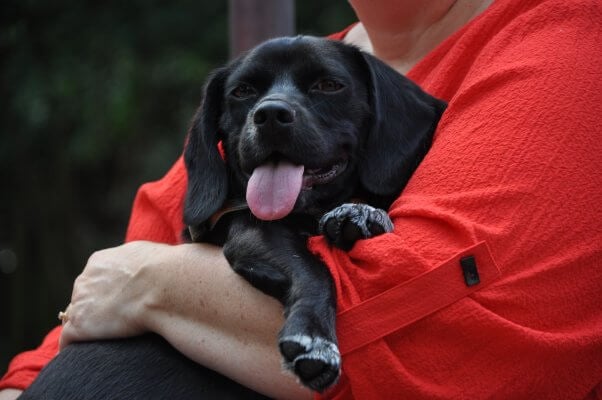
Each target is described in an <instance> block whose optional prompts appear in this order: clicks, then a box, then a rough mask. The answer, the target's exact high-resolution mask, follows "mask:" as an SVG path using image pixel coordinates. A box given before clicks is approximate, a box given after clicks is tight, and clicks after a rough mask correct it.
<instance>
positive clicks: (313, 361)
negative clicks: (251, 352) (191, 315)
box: [26, 36, 445, 398]
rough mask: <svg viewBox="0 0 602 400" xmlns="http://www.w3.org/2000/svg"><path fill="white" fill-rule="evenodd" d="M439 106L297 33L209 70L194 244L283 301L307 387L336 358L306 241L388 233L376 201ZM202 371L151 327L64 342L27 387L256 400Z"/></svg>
mask: <svg viewBox="0 0 602 400" xmlns="http://www.w3.org/2000/svg"><path fill="white" fill-rule="evenodd" d="M444 109H445V103H443V102H441V101H439V100H437V99H435V98H433V97H431V96H429V95H428V94H426V93H424V92H423V91H422V90H421V89H420V88H419V87H418V86H416V85H415V84H414V83H412V82H411V81H409V80H408V79H406V78H404V77H403V76H401V75H400V74H398V73H397V72H395V71H394V70H393V69H391V68H390V67H388V66H387V65H385V64H384V63H382V62H381V61H379V60H377V59H376V58H374V57H372V56H370V55H368V54H365V53H363V52H361V51H359V50H358V49H356V48H355V47H352V46H348V45H345V44H343V43H341V42H336V41H330V40H326V39H318V38H313V37H303V36H301V37H294V38H280V39H275V40H272V41H268V42H266V43H264V44H262V45H260V46H259V47H257V48H255V49H253V50H252V51H250V52H249V53H248V54H246V55H243V56H242V57H240V58H238V59H236V60H234V61H233V62H232V63H230V64H229V65H227V66H226V67H223V68H221V69H218V70H217V71H215V72H214V73H213V75H212V76H211V77H210V79H209V81H208V83H207V84H206V86H205V91H204V97H203V102H202V104H201V107H200V109H199V111H198V112H197V115H196V117H195V119H194V121H193V125H192V127H191V131H190V134H189V137H188V143H187V146H186V150H185V161H186V167H187V171H188V178H189V182H188V191H187V194H186V204H185V213H184V214H185V216H184V220H185V223H186V224H187V225H188V226H189V234H190V238H191V239H192V240H194V241H200V240H202V241H208V242H212V243H216V244H220V245H223V246H224V254H225V256H226V258H227V259H228V261H229V262H230V264H231V265H232V267H233V269H234V270H235V271H236V272H238V273H239V274H240V275H242V276H243V277H244V278H245V279H247V280H248V281H249V282H250V283H251V284H253V285H254V286H255V287H257V288H258V289H260V290H262V291H263V292H265V293H267V294H269V295H271V296H274V297H275V298H277V299H278V300H280V301H281V302H282V304H283V305H284V310H285V316H286V321H285V325H284V326H283V328H282V330H281V332H280V335H279V346H280V351H281V353H282V355H283V359H284V365H285V366H286V368H288V369H290V370H291V371H293V372H294V373H295V374H296V375H297V376H298V377H299V379H300V381H301V382H302V383H303V384H304V385H306V386H308V387H310V388H312V389H314V390H318V391H321V390H324V389H326V388H327V387H329V386H330V385H332V384H333V383H334V382H335V381H336V379H337V377H338V375H339V370H340V355H339V352H338V347H337V339H336V335H335V333H336V332H335V311H336V310H335V304H336V302H335V295H334V291H333V287H332V286H333V285H332V281H331V278H330V275H329V273H328V271H327V269H326V267H325V266H324V265H323V264H322V263H321V261H320V260H318V259H317V258H316V257H315V256H313V255H312V254H311V253H310V252H309V251H308V250H307V248H306V239H307V237H308V236H310V235H315V234H317V233H318V232H319V231H321V232H322V233H323V234H324V235H325V236H326V238H327V239H328V240H329V241H330V242H331V243H332V244H334V245H335V246H338V247H340V248H343V249H349V248H351V247H352V246H353V244H354V243H355V242H356V241H357V240H359V239H363V238H368V237H372V236H375V235H378V234H381V233H384V232H387V231H390V230H391V229H392V224H391V222H390V220H389V219H388V217H387V215H386V213H385V212H384V211H382V210H381V209H386V208H388V206H389V205H390V204H391V202H392V200H393V199H395V198H396V197H397V196H398V195H399V193H400V192H401V190H402V189H403V187H404V186H405V184H406V183H407V181H408V179H409V178H410V176H411V174H412V173H413V171H414V170H415V168H416V167H417V166H418V164H419V162H420V161H421V160H422V158H423V157H424V155H425V154H426V152H427V151H428V148H429V146H430V143H431V140H432V135H433V132H434V130H435V127H436V125H437V122H438V120H439V118H440V116H441V114H442V113H443V111H444ZM219 141H221V142H222V145H223V149H224V153H225V154H220V153H219V152H218V142H219ZM352 199H353V200H355V199H360V200H361V202H365V203H367V204H370V205H372V206H374V207H375V208H372V207H371V206H368V205H366V204H350V202H351V201H352ZM116 353H120V354H116ZM172 353H173V354H172ZM160 356H161V357H163V361H162V362H163V363H168V364H169V368H170V370H172V371H175V372H174V373H172V374H171V375H169V376H167V377H166V376H165V371H161V370H160V368H158V367H156V364H157V363H156V361H154V360H155V358H156V357H160ZM124 358H125V359H127V360H128V364H127V367H124V368H121V369H119V371H118V372H115V371H112V372H111V373H110V374H109V372H104V373H103V372H102V371H100V372H99V371H98V370H96V371H95V372H93V373H92V372H90V373H89V372H87V368H81V365H82V364H85V363H95V364H96V363H103V365H110V364H111V363H113V362H114V361H115V360H118V359H119V360H123V359H124ZM77 359H79V361H75V360H77ZM82 360H85V361H82ZM76 362H77V364H76ZM118 362H119V361H118ZM132 362H135V363H137V364H136V365H138V367H135V366H133V365H131V363H132ZM74 365H79V366H80V367H74ZM88 369H89V368H88ZM103 370H105V371H106V370H107V369H106V368H105V369H103ZM211 374H212V372H210V371H208V370H206V369H204V368H203V367H201V366H193V365H192V363H191V362H190V361H188V360H186V359H184V358H183V357H181V356H179V355H177V354H175V351H173V349H168V345H167V344H166V343H165V342H164V341H162V340H161V339H158V338H156V337H153V335H147V336H146V337H143V338H134V339H128V340H122V341H104V342H93V343H81V344H74V345H71V346H69V347H68V348H67V349H66V351H64V352H62V353H61V354H60V355H59V356H58V357H57V358H56V359H55V360H54V361H53V362H52V363H51V364H50V365H49V366H48V367H47V368H46V369H45V370H44V371H43V372H42V374H41V375H40V377H39V378H38V380H37V381H36V382H35V383H34V385H32V387H31V388H30V389H29V390H28V391H27V392H26V394H27V395H28V396H29V398H39V397H44V396H46V398H69V397H70V396H71V398H82V397H87V398H102V397H103V396H108V397H110V398H119V397H121V398H127V397H129V398H131V397H132V396H134V394H135V393H136V390H140V392H142V390H144V391H145V392H146V393H147V395H148V393H149V392H150V393H155V395H156V397H160V396H165V395H170V396H171V397H174V396H175V397H177V398H187V396H190V397H192V398H194V397H195V394H197V395H198V393H205V394H206V396H207V397H208V398H252V397H251V396H253V395H252V394H251V393H250V392H248V391H245V389H243V388H240V387H238V386H237V385H236V384H233V383H232V382H227V381H226V380H225V379H223V378H219V379H217V378H215V377H214V376H213V375H211ZM109 375H110V379H108V378H107V376H109ZM94 380H95V381H96V382H103V383H104V384H105V385H106V384H107V383H110V388H108V389H105V391H104V392H101V393H98V390H96V393H95V394H94V395H93V396H89V395H84V393H86V390H92V389H91V388H90V387H89V388H88V389H86V385H87V386H90V385H92V388H96V386H94V385H93V382H94ZM91 381H92V383H90V382H91ZM57 386H58V387H59V388H57ZM123 387H127V388H128V389H123ZM149 387H152V388H153V389H149ZM59 390H60V391H59ZM109 390H110V391H109ZM123 390H130V392H127V394H123V393H125V392H123ZM70 391H72V392H73V393H75V394H70V393H71V392H70ZM116 391H119V393H121V394H123V395H117V394H116V393H115V392H116ZM228 396H230V397H228Z"/></svg>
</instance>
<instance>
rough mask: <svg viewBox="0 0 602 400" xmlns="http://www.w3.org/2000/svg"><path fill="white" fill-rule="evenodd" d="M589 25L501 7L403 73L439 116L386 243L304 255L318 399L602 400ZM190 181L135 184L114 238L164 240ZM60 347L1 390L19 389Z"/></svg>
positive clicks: (597, 39)
mask: <svg viewBox="0 0 602 400" xmlns="http://www.w3.org/2000/svg"><path fill="white" fill-rule="evenodd" d="M600 21H602V4H601V3H600V2H599V1H597V0H572V1H566V0H545V1H544V0H538V1H535V0H533V1H530V0H500V1H497V2H495V3H494V4H493V5H492V6H490V7H489V8H488V9H487V10H486V11H485V12H484V13H483V14H481V15H480V16H478V17H477V18H476V19H474V20H473V21H472V22H470V23H469V24H468V25H466V26H465V27H463V28H462V29H461V30H460V31H458V32H456V33H455V34H454V35H452V36H451V37H450V38H448V39H447V40H446V41H445V42H443V43H442V44H441V45H439V46H438V47H437V48H436V49H435V50H433V51H432V52H431V53H430V54H429V55H427V57H425V58H424V59H423V60H422V61H421V62H420V63H419V64H417V65H416V66H415V67H414V68H413V69H412V70H411V71H410V72H409V73H408V76H409V77H410V78H411V79H413V80H414V81H416V82H417V83H418V84H420V85H421V86H422V87H423V88H424V89H425V90H426V91H428V92H430V93H432V94H434V95H435V96H438V97H441V98H443V99H446V100H447V101H449V107H448V109H447V111H446V112H445V114H444V116H443V118H442V120H441V122H440V124H439V127H438V129H437V133H436V136H435V140H434V143H433V146H432V149H431V150H430V152H429V153H428V155H427V156H426V158H425V160H424V161H423V162H422V164H421V165H420V166H419V168H418V170H417V171H416V173H415V174H414V176H413V178H412V179H411V180H410V182H409V184H408V186H407V187H406V189H405V190H404V192H403V194H402V195H401V196H400V197H399V198H398V200H397V201H396V202H395V203H394V204H393V205H392V207H391V209H390V215H391V217H392V219H393V222H394V224H395V231H394V232H393V233H390V234H385V235H382V236H379V237H377V238H374V239H371V240H367V241H362V242H359V243H357V244H356V245H355V247H354V248H353V249H352V250H351V251H350V252H349V253H345V252H342V251H340V250H337V249H332V248H330V247H328V246H327V245H326V243H325V242H324V240H323V239H322V238H320V237H316V238H312V239H311V240H310V243H309V244H310V248H311V249H312V251H314V252H315V253H316V254H318V255H319V256H320V257H322V259H323V260H324V261H325V263H326V264H327V265H328V268H329V269H330V271H331V273H332V276H333V278H334V281H335V285H336V290H337V301H338V310H339V315H338V321H337V322H338V331H337V333H338V337H339V341H340V347H341V352H342V354H343V375H342V377H341V380H340V382H339V384H338V385H337V386H336V387H335V388H334V389H332V390H331V391H329V392H328V393H325V394H324V396H323V397H327V398H336V399H353V398H355V399H362V400H364V399H456V398H475V399H481V398H494V399H559V400H560V399H562V400H566V399H583V398H596V396H598V397H599V398H602V386H601V385H599V383H600V382H601V380H602V290H601V289H602V284H601V283H602V228H601V221H602V189H601V187H602V178H601V175H602V137H600V132H601V129H602V128H601V127H602V67H601V65H602V45H601V43H602V24H601V23H600ZM344 33H345V32H343V33H341V34H339V35H335V36H334V37H335V38H337V39H340V38H342V37H343V36H344ZM185 185H186V175H185V171H184V167H183V163H182V160H181V159H180V160H178V161H177V162H176V164H175V165H174V167H173V168H172V170H171V171H170V172H169V173H168V174H167V175H166V176H165V177H164V178H163V179H161V180H160V181H157V182H153V183H149V184H146V185H143V186H142V187H141V189H140V191H139V193H138V195H137V198H136V201H135V204H134V209H133V211H132V218H131V221H130V226H129V229H128V233H127V240H138V239H144V240H154V241H160V242H166V243H177V242H178V238H179V234H180V231H181V229H182V222H181V214H182V197H183V193H184V189H185ZM465 257H472V260H474V262H475V263H476V267H477V270H478V273H479V277H480V283H479V284H477V285H474V286H467V284H466V283H465V280H464V275H463V270H462V267H461V265H462V263H463V262H464V263H465V260H464V261H461V260H463V259H464V258H465ZM57 336H58V331H54V332H53V333H51V335H50V336H49V337H48V339H47V340H46V342H45V344H43V345H42V346H41V347H40V349H38V350H37V351H34V352H31V353H24V354H22V355H19V356H17V357H16V358H15V360H13V362H12V364H11V366H10V369H9V371H8V373H7V375H6V376H5V377H4V379H3V380H2V381H1V382H0V387H24V386H26V385H27V384H29V383H30V381H31V379H32V378H33V376H35V373H36V372H37V370H38V369H39V367H40V365H41V364H43V362H41V361H45V360H46V359H48V358H49V357H50V355H52V354H54V352H56V339H57ZM596 388H597V389H596Z"/></svg>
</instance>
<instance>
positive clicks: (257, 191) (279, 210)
mask: <svg viewBox="0 0 602 400" xmlns="http://www.w3.org/2000/svg"><path fill="white" fill-rule="evenodd" d="M302 184H303V165H294V164H291V163H289V162H286V161H281V162H279V163H278V164H273V163H266V164H264V165H260V166H259V167H257V168H255V170H254V171H253V174H252V175H251V178H250V179H249V184H248V186H247V203H248V204H249V208H250V209H251V212H252V213H253V214H254V215H255V216H256V217H257V218H259V219H263V220H266V221H271V220H275V219H280V218H284V217H286V216H287V215H288V214H289V213H290V212H291V211H292V210H293V207H294V206H295V202H296V201H297V197H298V196H299V192H300V191H301V185H302Z"/></svg>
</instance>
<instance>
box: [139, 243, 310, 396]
mask: <svg viewBox="0 0 602 400" xmlns="http://www.w3.org/2000/svg"><path fill="white" fill-rule="evenodd" d="M168 251H170V252H172V254H171V255H170V257H169V259H170V260H172V262H173V260H174V259H175V260H177V261H176V262H174V263H173V264H172V265H170V266H169V270H170V273H169V274H168V276H165V274H164V271H163V272H162V271H152V270H151V271H149V273H150V274H151V275H152V274H153V273H159V274H161V275H162V277H161V279H160V281H161V282H162V285H161V286H160V287H159V286H157V287H156V290H153V291H152V293H150V295H149V296H148V297H147V299H146V302H145V304H144V307H143V312H142V314H143V315H142V318H141V319H142V323H143V324H144V325H145V326H146V327H147V328H148V329H149V330H152V331H154V332H157V333H159V334H160V335H161V336H163V337H164V338H165V339H167V340H168V341H169V342H170V343H171V344H172V345H173V346H174V347H175V348H177V349H178V350H179V351H180V352H182V353H183V354H185V355H186V356H188V357H189V358H191V359H193V360H194V361H196V362H198V363H200V364H203V365H205V366H208V367H210V368H212V369H214V370H216V371H218V372H220V373H222V374H224V375H226V376H228V377H230V378H232V379H234V380H236V381H238V382H240V383H242V384H243V385H245V386H248V387H250V388H252V389H254V390H256V391H259V392H262V393H264V394H266V395H269V396H271V397H276V398H287V399H294V398H310V397H311V393H310V392H309V391H308V390H307V389H304V388H302V387H301V386H300V385H299V384H297V383H296V381H295V378H294V377H293V376H292V375H291V374H287V373H284V372H282V368H281V359H280V354H279V352H278V347H277V334H278V331H279V329H280V327H281V326H282V323H283V317H282V307H281V305H280V304H279V303H278V302H277V301H276V300H275V299H273V298H271V297H268V296H266V295H264V294H263V293H261V292H259V291H258V290H256V289H255V288H253V287H252V286H250V285H249V284H248V283H247V282H246V281H245V280H243V279H242V278H241V277H239V276H238V275H237V274H236V273H234V272H233V271H232V269H231V268H230V266H229V265H228V263H227V261H226V259H225V258H224V256H223V255H222V252H221V249H220V248H217V247H213V246H208V245H201V244H186V245H180V246H173V247H170V248H169V250H168ZM157 281H159V280H157Z"/></svg>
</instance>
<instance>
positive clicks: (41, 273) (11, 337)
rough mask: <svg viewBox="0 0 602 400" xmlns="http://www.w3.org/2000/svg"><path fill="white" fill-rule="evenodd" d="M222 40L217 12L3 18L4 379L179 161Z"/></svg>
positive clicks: (103, 10)
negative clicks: (139, 200) (134, 209)
mask: <svg viewBox="0 0 602 400" xmlns="http://www.w3.org/2000/svg"><path fill="white" fill-rule="evenodd" d="M296 13H297V21H296V24H297V31H298V32H299V33H309V34H316V35H324V34H327V33H331V32H334V31H337V30H341V29H343V28H344V27H345V26H346V25H348V24H349V23H351V22H352V21H353V19H354V17H353V14H352V12H351V10H350V8H349V5H348V4H347V2H346V1H344V0H340V1H337V2H330V3H326V2H323V1H321V0H300V1H298V2H297V8H296ZM227 28H228V21H227V2H226V1H198V0H197V1H191V0H177V1H160V0H145V1H142V0H130V1H115V0H105V1H92V0H87V1H76V0H55V1H42V0H40V1H35V0H5V1H3V2H2V4H1V5H0V77H1V85H0V99H1V100H0V101H1V103H0V104H1V105H2V106H1V111H0V179H1V183H0V302H1V304H2V306H3V316H2V322H1V323H0V373H2V371H3V370H4V368H5V366H6V363H7V362H8V361H9V359H10V358H11V357H12V356H14V355H15V354H16V353H18V352H20V351H23V350H25V349H27V348H31V347H33V346H36V345H37V344H38V343H39V342H40V340H41V339H42V337H43V336H44V334H45V333H46V332H47V331H48V330H49V329H50V328H51V327H53V326H55V325H56V324H57V323H58V321H57V319H56V315H57V311H58V310H59V309H61V308H63V307H64V306H65V305H66V304H67V303H68V299H69V297H70V294H71V286H72V282H73V279H74V278H75V277H76V276H77V274H78V273H79V272H80V271H81V269H82V267H83V266H84V265H85V262H86V260H87V258H88V256H89V255H90V254H91V253H92V252H93V251H94V250H96V249H101V248H105V247H110V246H115V245H118V244H119V243H121V241H122V240H123V237H124V234H125V228H126V225H127V220H128V216H129V212H130V207H131V204H132V201H133V198H134V195H135V193H136V189H137V188H138V186H139V185H140V184H142V183H143V182H145V181H149V180H154V179H158V178H159V177H161V176H162V175H163V174H164V173H165V172H166V171H167V169H168V168H169V166H170V165H171V164H172V163H173V161H174V160H175V159H176V158H177V157H178V156H179V154H180V152H181V149H182V143H183V140H184V136H185V134H186V131H187V128H188V124H189V121H190V119H191V117H192V115H193V113H194V110H195V108H196V107H197V105H198V103H199V100H200V93H201V86H202V83H203V79H204V77H205V76H206V74H207V73H208V72H209V71H210V70H211V69H213V68H214V67H216V66H218V65H219V64H221V63H223V62H225V61H226V58H227V55H228V48H227V43H228V37H227V32H228V29H227Z"/></svg>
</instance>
